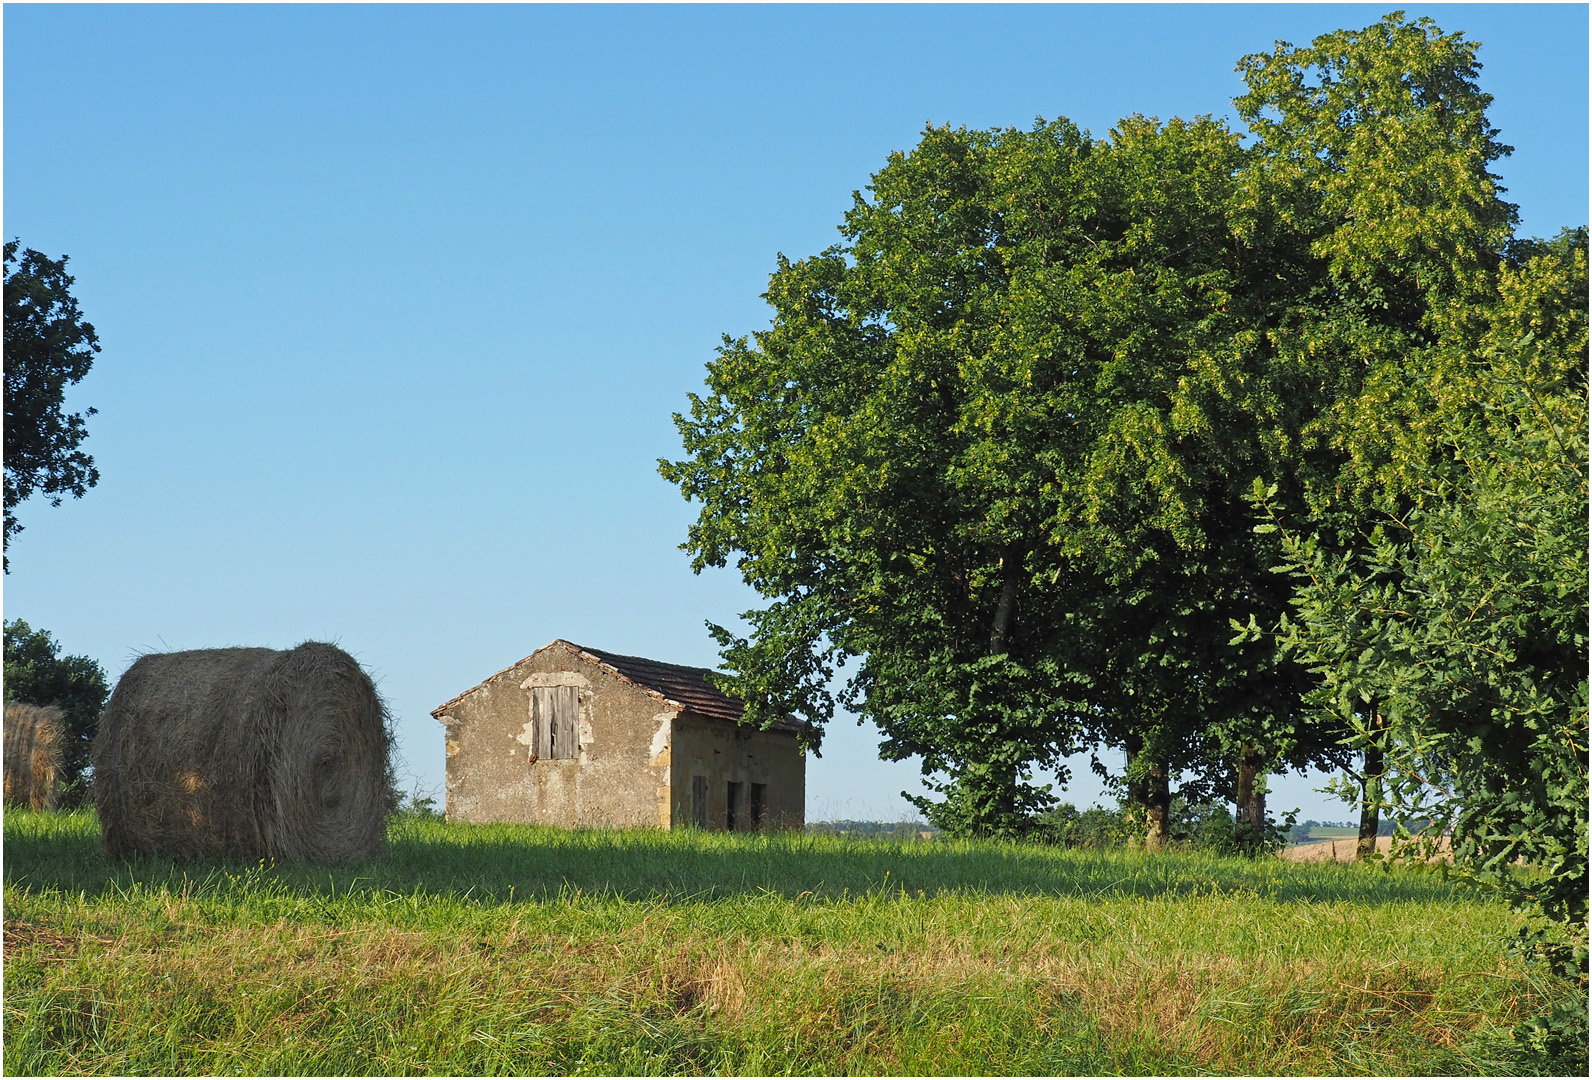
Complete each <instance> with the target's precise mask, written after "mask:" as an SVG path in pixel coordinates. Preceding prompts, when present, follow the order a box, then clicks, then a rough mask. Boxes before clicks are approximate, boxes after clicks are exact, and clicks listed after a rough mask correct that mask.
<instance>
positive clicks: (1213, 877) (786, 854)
mask: <svg viewBox="0 0 1592 1080" xmlns="http://www.w3.org/2000/svg"><path fill="white" fill-rule="evenodd" d="M97 834H98V830H97V827H96V825H95V823H94V820H93V818H92V815H90V814H86V813H79V814H73V815H45V814H30V813H26V812H21V813H18V812H8V813H7V815H6V822H5V882H6V884H5V905H6V955H7V966H6V975H5V999H6V1039H5V1065H6V1069H7V1071H8V1072H10V1073H73V1072H94V1073H148V1072H161V1073H196V1072H249V1073H307V1072H312V1073H333V1074H335V1073H469V1074H475V1073H580V1072H599V1073H603V1072H606V1073H660V1074H661V1073H712V1072H740V1073H769V1074H774V1073H830V1074H838V1073H896V1074H914V1073H924V1074H934V1073H942V1074H943V1073H963V1074H977V1073H992V1072H993V1073H1017V1074H1056V1073H1089V1074H1092V1073H1111V1072H1139V1073H1142V1072H1163V1073H1184V1072H1201V1071H1204V1072H1209V1071H1215V1072H1230V1073H1372V1074H1374V1073H1408V1072H1460V1073H1471V1072H1483V1071H1488V1070H1489V1069H1490V1068H1491V1069H1501V1068H1502V1066H1500V1065H1497V1064H1496V1063H1489V1059H1488V1058H1487V1057H1486V1056H1485V1047H1487V1046H1489V1045H1492V1044H1493V1043H1494V1042H1496V1040H1497V1037H1498V1036H1499V1033H1500V1032H1501V1031H1503V1030H1504V1029H1506V1028H1508V1027H1509V1026H1510V1025H1512V1024H1513V1023H1515V1022H1517V1021H1518V1020H1519V1019H1520V1018H1521V1017H1522V1016H1523V1015H1526V1014H1528V1013H1529V1012H1530V1011H1531V1010H1533V1009H1535V1008H1537V1007H1538V1006H1539V1005H1540V1004H1541V1003H1542V1002H1544V1001H1546V1000H1548V998H1550V997H1552V996H1553V995H1554V994H1556V993H1559V992H1561V988H1558V987H1555V986H1551V985H1545V984H1544V983H1543V981H1542V977H1541V976H1540V975H1537V974H1535V973H1533V972H1530V971H1528V970H1526V969H1525V968H1523V967H1522V966H1521V965H1520V964H1519V963H1518V962H1517V961H1516V960H1514V959H1513V958H1512V957H1510V956H1509V955H1508V954H1507V952H1506V950H1505V943H1506V941H1507V939H1508V937H1509V936H1510V935H1511V934H1512V933H1513V931H1514V928H1515V926H1516V923H1515V920H1514V916H1512V915H1511V914H1510V913H1509V912H1508V911H1507V909H1506V908H1504V907H1503V906H1502V905H1500V904H1498V903H1496V902H1495V901H1494V900H1493V899H1492V898H1491V897H1490V896H1488V895H1486V894H1482V893H1478V892H1476V891H1474V890H1471V889H1469V888H1467V887H1464V886H1462V885H1459V884H1457V883H1452V882H1449V881H1447V880H1445V879H1444V878H1443V876H1442V875H1441V873H1440V872H1434V871H1413V870H1400V869H1392V870H1389V869H1385V868H1373V867H1363V866H1339V865H1331V864H1329V865H1301V864H1290V863H1285V862H1282V861H1281V860H1265V861H1260V862H1248V861H1245V860H1231V859H1220V858H1215V857H1210V856H1200V855H1162V856H1148V855H1144V854H1141V853H1132V852H1091V853H1084V852H1067V851H1060V850H1056V849H1050V848H1044V847H1038V846H1022V845H1012V844H992V843H973V842H934V843H929V842H891V841H859V840H850V839H843V838H836V837H820V836H806V835H801V834H770V835H766V836H751V837H749V836H726V835H723V834H702V833H675V834H667V833H662V832H658V831H639V830H638V831H623V832H614V831H596V830H593V831H565V830H555V829H538V828H529V827H511V826H493V827H472V826H458V825H444V824H441V823H436V822H426V821H413V820H411V821H403V822H399V823H397V824H395V826H394V828H393V834H392V842H391V851H390V854H389V857H388V859H387V860H385V861H384V862H382V863H379V864H374V865H370V866H365V867H359V868H349V869H337V870H328V869H326V868H314V867H300V866H261V865H254V866H242V865H229V864H176V863H171V862H168V861H165V860H138V861H134V862H131V863H112V862H110V861H108V860H105V859H104V858H103V857H102V856H101V855H100V854H99V852H98V847H97ZM1490 1040H1491V1041H1490Z"/></svg>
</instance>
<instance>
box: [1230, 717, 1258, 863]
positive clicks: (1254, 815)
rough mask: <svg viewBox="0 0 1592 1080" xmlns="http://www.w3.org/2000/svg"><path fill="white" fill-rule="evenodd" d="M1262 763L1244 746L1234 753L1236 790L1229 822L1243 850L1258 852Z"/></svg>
mask: <svg viewBox="0 0 1592 1080" xmlns="http://www.w3.org/2000/svg"><path fill="white" fill-rule="evenodd" d="M1265 767H1266V759H1265V758H1263V757H1262V756H1261V755H1260V754H1258V753H1257V752H1256V751H1255V748H1254V747H1253V746H1250V745H1249V744H1248V743H1246V744H1244V745H1243V746H1241V747H1239V750H1238V790H1237V791H1236V792H1235V793H1234V796H1235V797H1234V800H1233V801H1234V804H1235V806H1234V814H1233V821H1234V822H1235V823H1236V825H1237V830H1236V832H1237V836H1238V842H1239V845H1240V846H1241V847H1243V848H1244V850H1246V851H1248V850H1255V849H1258V848H1259V846H1260V844H1261V842H1262V841H1263V840H1264V839H1265V834H1266V785H1265V784H1264V783H1261V782H1260V781H1261V780H1262V778H1263V777H1264V776H1265V775H1266V774H1265Z"/></svg>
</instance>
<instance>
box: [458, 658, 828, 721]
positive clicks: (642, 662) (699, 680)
mask: <svg viewBox="0 0 1592 1080" xmlns="http://www.w3.org/2000/svg"><path fill="white" fill-rule="evenodd" d="M554 646H562V647H563V648H565V649H568V650H569V651H570V652H572V653H574V654H576V655H577V656H579V657H580V658H581V659H583V660H586V661H587V662H589V663H593V664H596V665H597V666H599V667H602V668H605V669H607V670H608V671H609V672H611V673H612V674H614V675H617V676H618V677H619V678H621V679H623V680H624V681H625V682H628V683H630V684H631V685H633V686H636V687H638V688H640V689H641V690H644V691H646V692H647V693H649V694H651V695H652V696H653V697H656V698H659V699H660V700H662V701H664V702H665V703H666V704H669V705H673V706H675V707H677V708H680V709H684V710H687V711H689V712H693V713H695V714H697V715H698V716H706V717H711V718H712V719H715V720H728V721H730V722H731V723H739V722H740V719H741V714H742V713H743V712H744V711H745V705H744V704H743V703H742V701H741V700H740V699H739V698H737V697H732V696H731V695H729V694H726V693H724V692H723V691H721V690H720V689H719V688H718V687H716V686H714V685H713V684H712V683H711V682H709V681H708V676H709V675H710V674H712V672H711V671H710V670H709V669H707V668H699V667H687V666H685V665H684V664H666V663H664V662H663V661H661V660H649V659H647V658H646V657H644V656H622V655H620V654H619V653H611V652H604V651H602V650H600V649H589V648H586V647H585V646H583V645H576V644H575V643H574V642H572V641H565V640H564V639H563V638H559V639H557V640H555V641H552V642H549V643H548V644H547V645H544V646H543V647H542V648H540V649H537V650H536V652H534V653H532V654H531V656H535V655H537V653H542V652H545V651H547V650H548V649H551V648H553V647H554ZM530 658H531V657H530V656H527V657H526V658H525V660H529V659H530ZM525 660H521V661H520V662H519V664H523V663H525ZM519 664H514V665H512V667H518V666H519ZM503 670H504V671H508V670H511V668H504V669H503ZM502 673H503V672H501V671H500V672H498V673H497V674H498V675H501V674H502ZM496 677H497V675H494V676H492V678H496ZM490 681H491V679H486V680H484V681H483V682H482V683H480V684H478V685H476V686H473V687H471V688H470V689H469V690H466V691H465V692H464V693H463V694H460V695H459V696H458V697H455V698H453V699H451V700H449V701H446V702H444V703H443V704H441V705H439V706H437V707H436V708H435V709H433V710H432V712H431V715H432V716H436V717H438V718H439V719H440V718H441V717H440V715H439V714H441V713H442V712H443V711H444V710H446V709H448V708H450V707H452V706H453V705H456V704H458V702H459V701H460V700H461V699H463V698H464V697H465V696H466V695H468V694H471V693H473V692H474V691H475V690H478V689H480V687H481V686H484V685H485V684H486V683H487V682H490ZM774 730H775V731H789V732H800V731H801V730H802V725H801V723H800V721H798V720H795V719H793V718H791V717H786V718H785V719H783V720H781V721H779V722H777V723H776V724H774Z"/></svg>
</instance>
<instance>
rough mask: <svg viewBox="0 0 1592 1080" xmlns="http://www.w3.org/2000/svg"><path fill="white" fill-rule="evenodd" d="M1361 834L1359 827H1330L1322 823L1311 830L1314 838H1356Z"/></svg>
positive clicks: (1311, 835)
mask: <svg viewBox="0 0 1592 1080" xmlns="http://www.w3.org/2000/svg"><path fill="white" fill-rule="evenodd" d="M1359 835H1360V830H1359V829H1329V828H1325V827H1323V826H1320V825H1316V826H1313V827H1312V828H1311V830H1310V839H1312V840H1343V839H1346V838H1347V839H1350V840H1352V839H1354V838H1355V837H1357V836H1359Z"/></svg>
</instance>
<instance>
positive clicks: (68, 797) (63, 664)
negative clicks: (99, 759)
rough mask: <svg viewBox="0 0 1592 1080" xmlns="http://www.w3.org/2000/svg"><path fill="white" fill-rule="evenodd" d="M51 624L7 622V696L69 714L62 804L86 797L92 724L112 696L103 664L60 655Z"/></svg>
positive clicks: (74, 803) (63, 755) (79, 802)
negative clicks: (43, 627)
mask: <svg viewBox="0 0 1592 1080" xmlns="http://www.w3.org/2000/svg"><path fill="white" fill-rule="evenodd" d="M60 653H61V647H60V646H59V645H58V644H56V641H55V639H54V638H53V637H51V636H50V633H49V631H47V630H35V629H33V627H31V626H29V625H28V624H27V623H25V622H23V621H22V620H21V619H15V620H13V621H11V622H8V623H6V624H5V699H6V701H25V702H28V703H29V704H33V705H59V706H60V707H61V711H62V712H64V713H65V714H66V731H65V732H64V733H63V734H64V735H65V739H64V742H63V746H62V748H61V774H60V775H61V805H63V806H77V805H82V804H83V803H84V802H86V801H87V794H88V785H87V784H86V783H85V782H84V780H85V777H84V775H83V773H84V771H85V770H86V769H87V768H88V766H89V760H90V755H89V751H90V747H91V746H92V744H93V742H94V729H95V728H96V727H97V726H98V725H99V716H100V710H101V709H103V708H104V707H105V699H106V698H108V697H110V692H111V688H110V681H109V680H108V679H106V677H105V669H104V668H102V667H100V666H99V664H98V663H97V662H95V661H94V660H92V659H90V658H89V657H87V656H62V655H60Z"/></svg>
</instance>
